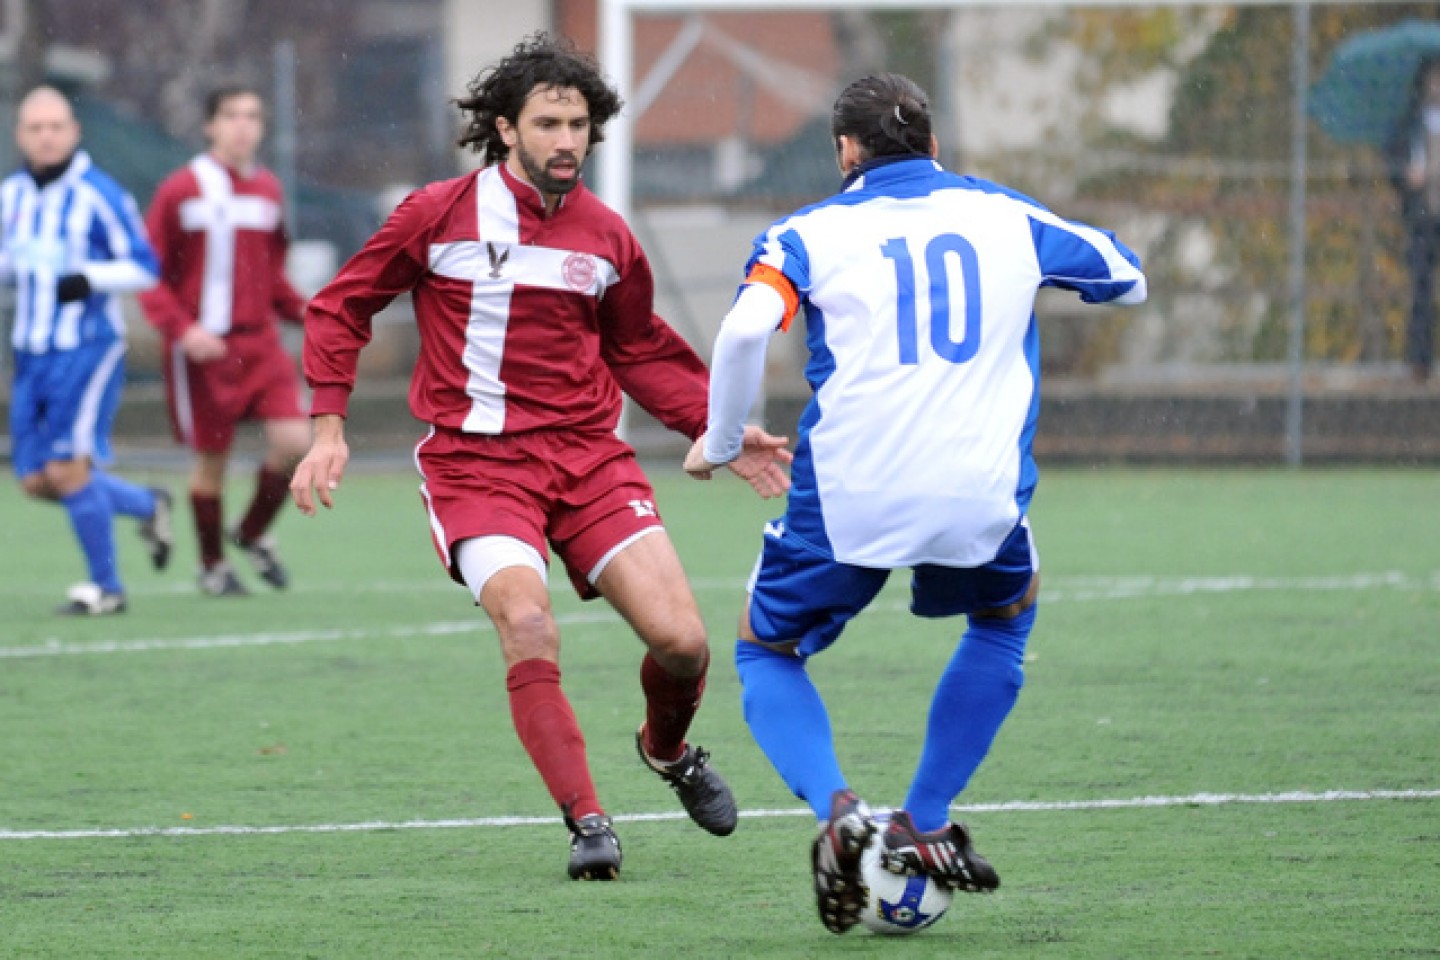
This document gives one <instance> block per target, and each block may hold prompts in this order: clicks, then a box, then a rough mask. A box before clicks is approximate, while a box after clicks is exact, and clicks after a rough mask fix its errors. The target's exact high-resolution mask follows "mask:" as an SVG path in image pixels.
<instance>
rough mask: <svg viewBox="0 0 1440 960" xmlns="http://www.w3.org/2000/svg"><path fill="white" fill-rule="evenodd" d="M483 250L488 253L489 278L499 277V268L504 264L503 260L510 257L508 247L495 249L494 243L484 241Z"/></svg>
mask: <svg viewBox="0 0 1440 960" xmlns="http://www.w3.org/2000/svg"><path fill="white" fill-rule="evenodd" d="M485 252H486V253H488V254H490V279H491V280H497V279H499V277H500V268H501V267H503V266H505V261H506V260H509V259H510V249H509V248H508V247H507V248H505V249H504V250H496V249H495V244H493V243H491V242H490V241H488V240H487V241H485Z"/></svg>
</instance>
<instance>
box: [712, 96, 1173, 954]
mask: <svg viewBox="0 0 1440 960" xmlns="http://www.w3.org/2000/svg"><path fill="white" fill-rule="evenodd" d="M831 130H832V133H833V135H834V138H835V145H836V150H837V153H838V161H839V164H840V169H841V171H842V173H843V174H844V175H845V183H844V188H843V189H842V191H841V192H840V193H838V194H837V195H835V196H833V197H831V198H829V199H828V200H825V201H822V202H820V203H817V204H815V205H813V206H810V207H807V208H805V209H803V210H801V211H799V212H798V213H795V214H794V215H792V216H788V217H785V218H783V219H781V220H780V221H778V222H777V223H776V224H774V226H772V227H771V228H770V229H769V230H767V231H765V233H763V234H762V235H761V236H760V237H759V238H758V239H757V240H756V242H755V248H754V252H753V254H752V256H751V258H750V262H749V264H748V267H747V277H746V280H745V283H744V284H743V285H742V286H741V289H740V293H739V296H738V297H737V298H736V301H735V304H734V306H733V307H732V309H731V311H730V313H729V314H727V316H726V317H725V321H724V323H723V324H722V327H721V330H720V334H719V337H718V339H717V340H716V343H715V351H714V358H713V363H712V371H711V388H710V390H711V393H710V414H709V425H708V430H707V432H706V434H705V435H704V436H703V437H701V438H700V439H699V440H698V441H696V443H695V446H694V447H693V448H692V449H691V451H690V454H689V456H688V457H687V458H686V461H685V469H686V470H687V471H688V472H689V473H691V474H692V475H693V476H697V477H701V478H704V477H708V476H709V474H710V472H711V471H712V470H714V469H715V468H716V467H718V466H719V465H721V464H725V463H728V462H729V461H730V460H731V459H733V458H734V457H735V456H736V455H737V454H738V453H739V452H740V449H741V448H740V444H741V439H742V435H743V429H744V424H745V420H746V417H747V415H748V414H749V411H750V408H751V406H752V404H753V402H754V399H755V397H756V395H757V393H758V390H759V387H760V383H761V378H762V375H763V372H764V360H765V348H766V344H767V343H768V341H769V338H770V337H771V335H772V334H774V333H775V332H776V331H777V330H787V329H789V327H790V325H791V323H792V321H793V320H794V318H795V317H796V316H797V315H798V316H802V317H803V323H804V326H805V338H806V344H807V346H808V347H809V351H810V359H809V363H808V365H807V367H806V377H807V379H808V380H809V382H810V384H811V386H812V388H813V389H814V391H815V393H814V398H813V399H812V400H811V402H810V404H809V406H808V407H807V408H806V410H805V412H804V414H803V416H802V417H801V420H800V424H799V440H798V444H797V448H796V450H795V460H794V465H793V468H792V478H791V483H792V486H791V490H790V499H789V503H788V506H787V510H786V514H785V516H784V517H783V518H782V519H780V520H776V521H773V522H772V523H770V524H768V525H767V526H766V528H765V536H764V546H763V550H762V553H761V556H760V560H759V563H758V565H757V567H756V570H755V573H754V575H753V576H752V579H751V585H750V597H749V603H748V607H747V610H746V613H745V615H744V616H742V617H741V622H740V631H739V632H740V642H739V643H738V644H737V645H736V654H735V658H736V664H737V667H738V669H739V673H740V679H741V683H742V686H743V704H744V710H745V719H746V721H747V723H748V724H749V725H750V729H751V732H752V733H753V735H754V737H755V739H756V742H757V743H758V744H759V745H760V747H761V749H762V750H763V751H764V752H765V754H766V756H767V757H768V758H769V759H770V761H771V763H772V764H773V765H774V766H775V769H776V770H777V771H778V772H779V774H780V776H781V777H782V778H783V779H784V780H785V782H786V784H787V785H788V786H789V787H790V788H791V789H792V790H793V791H794V792H795V794H796V795H797V796H799V797H800V798H802V799H804V800H805V801H806V802H808V803H809V804H810V806H811V807H812V808H813V809H814V811H815V815H816V817H817V818H819V820H820V822H821V829H820V832H819V835H818V836H817V838H816V840H815V844H814V847H813V849H812V868H813V870H814V874H815V889H816V895H817V901H818V905H819V910H820V916H821V920H822V921H823V922H824V924H825V925H826V927H827V928H828V929H830V930H831V931H832V932H834V933H843V932H845V931H846V930H848V929H849V928H850V927H851V926H853V925H854V924H855V923H856V922H857V920H858V917H859V912H860V909H861V907H862V906H863V905H864V902H865V892H864V890H865V887H864V883H863V879H862V876H861V872H860V853H861V851H862V850H863V848H864V846H865V844H866V843H867V842H868V841H869V839H870V837H871V836H872V835H873V834H874V833H875V831H876V830H877V829H879V827H878V826H877V824H876V822H875V820H874V819H873V818H872V817H871V815H870V812H869V809H868V808H867V807H866V806H865V804H864V803H863V802H861V801H860V799H859V798H858V797H857V796H856V795H855V794H854V793H853V792H852V791H851V790H850V789H849V787H848V785H847V783H846V780H845V777H844V775H843V774H842V773H841V770H840V765H839V763H838V761H837V759H836V754H835V746H834V743H833V739H832V736H831V730H830V721H829V717H828V715H827V712H826V708H825V704H824V702H823V700H822V699H821V697H820V694H819V692H818V691H817V690H816V688H815V686H814V684H813V683H812V682H811V680H810V677H809V675H808V674H807V672H806V669H805V665H806V660H807V658H808V657H810V656H811V655H813V654H816V653H819V652H820V651H822V650H824V649H825V648H827V647H828V646H829V645H830V644H831V643H833V642H834V641H835V640H836V638H837V637H838V636H839V635H840V632H841V631H842V630H843V629H844V627H845V624H846V623H847V622H848V621H849V620H850V619H851V618H853V617H854V616H855V615H857V614H858V613H859V612H860V611H861V610H862V609H864V608H865V606H866V605H867V604H868V603H869V602H870V601H871V600H872V599H874V597H875V596H876V594H877V593H878V592H879V591H880V588H881V587H882V586H883V585H884V583H885V581H886V578H887V577H888V576H889V573H890V571H892V570H896V569H901V568H908V569H909V570H911V571H912V580H911V591H912V594H911V596H912V603H911V611H912V612H913V613H914V614H915V615H917V616H921V617H948V616H958V615H962V614H963V615H965V616H966V617H967V618H968V628H967V630H966V631H965V634H964V636H963V638H962V639H961V641H960V644H959V646H958V647H957V649H956V651H955V654H954V656H953V658H952V659H951V661H950V662H949V664H948V665H947V667H946V668H945V670H944V672H943V674H942V676H941V677H940V681H939V684H938V687H937V689H936V691H935V694H934V698H933V701H932V703H931V708H930V718H929V723H928V727H927V730H926V735H925V743H924V747H923V750H922V754H921V758H920V763H919V767H918V769H917V771H916V773H915V775H914V779H913V780H912V782H911V785H910V790H909V793H908V795H907V796H906V798H905V802H904V805H903V807H902V808H901V809H899V810H897V811H895V813H894V814H893V816H892V818H891V820H890V822H889V825H888V826H887V827H885V834H884V837H883V848H882V857H883V861H884V863H885V865H886V866H887V867H888V868H890V869H891V870H893V871H895V872H898V873H906V874H910V875H920V874H925V875H928V876H930V877H931V878H933V879H934V880H936V881H937V882H939V883H942V884H945V885H947V886H949V887H951V888H953V889H962V890H970V891H985V890H993V889H995V888H996V887H998V886H999V883H1000V878H999V875H998V874H997V873H996V872H995V870H994V868H993V867H991V865H990V864H989V863H988V862H986V860H985V859H984V858H982V857H981V856H980V855H979V854H977V853H976V852H975V850H974V847H973V846H972V844H971V841H970V836H969V832H968V830H967V829H966V828H965V827H964V825H962V824H958V823H951V822H950V819H949V809H950V804H951V803H952V801H953V800H954V799H955V797H956V796H957V795H958V794H959V793H960V792H961V790H963V789H964V788H965V786H966V784H967V783H968V782H969V780H970V777H971V775H972V774H973V773H974V772H975V770H976V768H977V767H978V766H979V765H980V763H981V761H982V760H983V759H984V757H985V755H986V753H987V752H988V750H989V748H990V744H991V742H992V741H993V740H994V738H995V735H996V733H997V732H998V731H999V729H1000V726H1001V724H1002V723H1003V722H1004V720H1005V718H1006V716H1008V714H1009V712H1010V709H1011V707H1012V706H1013V705H1014V703H1015V701H1016V698H1017V697H1018V695H1019V692H1020V686H1021V683H1022V680H1023V672H1022V664H1023V661H1024V653H1025V645H1026V641H1027V639H1028V638H1029V635H1030V631H1031V628H1032V626H1033V625H1034V622H1035V612H1036V607H1035V601H1036V597H1037V594H1038V592H1039V583H1040V580H1039V565H1038V561H1037V557H1036V553H1035V549H1034V545H1033V542H1032V539H1031V532H1030V526H1029V523H1028V521H1027V519H1026V514H1027V511H1028V508H1029V505H1030V498H1031V494H1032V493H1033V492H1034V489H1035V482H1036V470H1035V461H1034V458H1033V456H1032V454H1031V445H1032V440H1033V438H1034V434H1035V426H1036V419H1037V416H1038V413H1039V377H1040V344H1039V331H1038V327H1037V324H1036V320H1035V315H1034V300H1035V294H1036V291H1037V290H1039V288H1041V287H1044V286H1054V287H1060V288H1063V289H1067V290H1074V291H1076V292H1077V293H1079V295H1080V297H1081V299H1082V300H1085V301H1086V302H1091V303H1099V302H1118V303H1140V302H1142V301H1144V299H1145V297H1146V287H1145V277H1144V274H1143V273H1141V271H1140V262H1139V259H1138V258H1137V257H1136V256H1135V254H1133V253H1132V252H1130V251H1129V250H1128V249H1126V248H1125V247H1124V246H1122V245H1121V244H1120V243H1119V242H1118V241H1116V239H1115V238H1114V236H1113V235H1111V234H1109V233H1106V232H1103V231H1100V230H1097V229H1094V228H1092V227H1088V226H1084V225H1082V224H1077V223H1072V222H1068V221H1066V220H1063V219H1061V218H1060V217H1057V216H1056V215H1055V214H1053V213H1051V212H1050V211H1049V210H1047V209H1045V208H1044V207H1043V206H1041V205H1040V204H1038V203H1036V202H1035V201H1033V200H1031V199H1029V198H1027V197H1024V196H1021V195H1019V194H1017V193H1015V192H1013V191H1011V190H1008V189H1006V188H1004V187H1001V186H998V185H996V184H993V183H988V182H986V181H983V180H977V179H973V178H970V177H963V176H957V175H955V174H953V173H949V172H947V171H945V170H944V169H942V168H941V167H940V165H939V164H938V163H936V162H935V159H934V157H935V155H936V153H937V147H936V142H935V139H934V137H933V135H932V133H931V120H930V112H929V105H928V101H927V98H926V96H925V94H924V92H923V91H922V90H921V89H920V88H919V87H918V86H916V85H915V84H914V83H913V82H912V81H910V80H909V79H907V78H905V77H902V76H899V75H896V74H885V75H880V76H872V77H866V78H864V79H862V80H858V81H856V82H855V83H853V84H851V85H850V86H849V87H847V88H846V89H845V90H844V91H843V92H842V93H841V95H840V97H839V99H838V100H837V101H836V104H835V109H834V113H833V115H832V122H831Z"/></svg>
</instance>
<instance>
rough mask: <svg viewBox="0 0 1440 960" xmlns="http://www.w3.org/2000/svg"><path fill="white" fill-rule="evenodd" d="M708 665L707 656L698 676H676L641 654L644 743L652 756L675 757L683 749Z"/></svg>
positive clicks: (661, 757) (664, 758)
mask: <svg viewBox="0 0 1440 960" xmlns="http://www.w3.org/2000/svg"><path fill="white" fill-rule="evenodd" d="M709 669H710V660H709V658H708V657H707V658H706V660H705V669H703V670H701V671H700V674H699V675H698V676H694V677H677V676H674V675H673V674H670V673H668V672H666V670H665V668H664V667H662V666H660V664H659V662H658V661H656V659H655V658H654V657H653V656H651V655H650V654H648V653H647V654H645V659H644V660H643V661H641V663H640V689H642V690H644V691H645V734H644V747H645V752H646V753H647V754H649V755H650V757H651V758H652V759H655V760H679V759H680V756H681V754H683V753H684V752H685V733H686V731H688V730H689V729H690V721H692V720H694V719H695V711H697V710H699V709H700V697H701V695H702V694H704V692H705V674H706V673H707V672H708V671H709Z"/></svg>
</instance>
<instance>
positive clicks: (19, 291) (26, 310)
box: [5, 186, 43, 353]
mask: <svg viewBox="0 0 1440 960" xmlns="http://www.w3.org/2000/svg"><path fill="white" fill-rule="evenodd" d="M16 192H17V193H19V196H18V197H16V198H14V202H15V205H16V210H15V219H14V232H13V234H12V235H11V236H9V237H6V238H5V245H6V246H7V247H11V248H15V247H21V246H24V245H26V244H28V243H30V242H31V241H32V240H33V239H34V235H35V230H34V226H35V205H36V204H37V203H39V202H40V195H39V193H38V192H37V191H35V190H21V189H20V188H19V187H18V186H17V187H16ZM6 206H7V208H8V207H9V204H7V205H6ZM11 266H12V269H13V268H15V267H17V266H18V267H20V268H21V269H16V270H15V330H14V332H12V333H11V335H10V342H11V344H12V345H13V346H14V347H15V349H16V350H24V351H27V352H29V353H34V352H35V350H34V349H33V348H32V347H31V345H30V338H31V336H32V331H33V330H34V329H35V321H34V317H33V311H32V310H31V309H30V301H31V299H32V298H31V291H32V289H33V288H34V284H33V283H32V278H31V277H30V275H29V269H28V267H29V264H28V263H26V264H12V265H11ZM42 342H43V341H42Z"/></svg>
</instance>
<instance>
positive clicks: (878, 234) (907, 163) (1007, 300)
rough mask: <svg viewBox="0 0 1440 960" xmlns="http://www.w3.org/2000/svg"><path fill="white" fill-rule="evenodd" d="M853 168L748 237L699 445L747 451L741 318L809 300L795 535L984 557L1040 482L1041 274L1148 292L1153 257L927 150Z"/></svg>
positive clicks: (790, 522) (924, 553) (962, 560)
mask: <svg viewBox="0 0 1440 960" xmlns="http://www.w3.org/2000/svg"><path fill="white" fill-rule="evenodd" d="M862 169H863V173H862V174H861V175H860V176H859V177H858V178H855V179H854V180H853V181H852V182H851V183H850V184H849V185H848V187H847V188H846V189H845V190H844V191H843V192H842V193H840V194H838V195H836V196H834V197H831V198H830V199H828V200H825V201H823V202H821V203H818V204H816V205H814V206H811V207H807V208H805V209H803V210H801V211H799V212H797V213H795V214H793V215H791V216H788V217H785V218H784V219H782V220H780V221H778V222H777V223H775V224H774V225H773V226H772V227H771V228H770V229H769V230H767V231H766V232H765V233H763V234H761V235H760V236H759V237H758V238H757V239H756V241H755V249H754V253H753V255H752V257H751V260H750V263H749V266H748V268H747V274H748V279H747V284H746V285H745V286H742V288H741V296H740V298H739V299H737V302H736V308H735V309H734V310H732V311H731V315H730V316H728V317H727V318H726V322H725V324H723V325H722V328H721V334H720V338H719V339H718V340H717V342H716V350H715V359H714V367H713V369H712V373H711V380H712V388H711V389H712V396H711V408H710V409H711V414H710V430H709V432H708V433H707V437H706V445H705V452H706V458H707V459H708V460H710V461H711V462H713V463H721V462H726V461H727V460H728V459H730V458H731V457H733V456H734V455H735V453H736V452H738V450H739V447H740V436H741V433H742V432H743V425H744V418H745V416H746V414H747V413H748V411H749V407H750V405H751V403H752V402H753V400H754V394H753V392H750V393H749V395H748V396H744V397H742V398H741V399H740V402H736V401H735V398H733V397H728V396H727V395H726V391H727V389H729V387H727V384H734V383H740V384H744V385H745V386H744V387H743V388H742V391H741V392H742V393H743V392H746V391H749V390H750V389H751V386H752V385H755V384H758V379H759V374H758V372H757V371H756V370H755V369H749V368H750V366H751V364H752V363H753V359H752V358H753V355H754V351H753V350H750V351H747V350H746V349H745V348H744V347H743V346H742V345H741V341H743V340H744V339H745V337H746V336H747V328H748V330H750V331H757V334H758V336H759V337H762V338H763V340H761V341H760V342H761V343H763V342H764V340H768V338H769V336H770V335H771V334H772V333H773V332H774V330H775V325H776V319H777V317H778V315H779V311H780V309H781V308H782V300H783V301H784V303H785V304H787V305H790V306H791V309H796V308H798V313H799V315H801V316H803V318H804V322H805V337H806V343H807V345H808V347H809V352H810V358H809V361H808V364H807V366H806V378H807V379H808V380H809V382H810V385H811V387H812V388H813V389H814V391H815V393H814V397H813V399H812V400H811V402H810V404H809V406H808V407H807V408H806V410H805V412H804V414H803V416H802V418H801V422H800V428H799V433H800V436H799V440H798V444H797V447H796V451H795V462H794V464H793V467H792V477H791V480H792V487H791V491H790V501H789V506H788V510H787V514H786V520H785V523H786V526H787V530H786V531H785V532H786V534H787V535H793V536H795V537H798V538H800V539H801V540H802V541H803V542H805V543H806V544H808V545H809V546H811V547H813V548H814V549H815V550H816V551H818V552H820V553H823V554H825V555H828V556H831V557H833V558H834V559H836V560H838V561H840V562H842V563H849V564H854V565H857V566H865V567H878V568H889V569H894V568H900V567H909V566H914V565H916V564H921V563H934V564H941V565H946V566H956V567H974V566H980V565H983V564H985V563H988V562H990V561H991V560H992V559H994V557H995V555H996V551H997V550H999V548H1000V546H1001V544H1002V543H1003V542H1004V540H1005V538H1006V536H1007V535H1009V533H1010V532H1011V531H1012V530H1013V529H1014V527H1015V525H1016V523H1017V522H1019V520H1020V519H1021V518H1022V517H1023V516H1024V515H1025V513H1026V510H1027V508H1028V506H1029V503H1030V497H1031V494H1032V492H1033V490H1034V487H1035V482H1036V471H1035V462H1034V458H1033V456H1032V453H1031V446H1032V440H1033V437H1034V433H1035V426H1036V419H1037V415H1038V413H1039V395H1040V394H1039V379H1040V341H1039V334H1038V330H1037V327H1036V322H1035V316H1034V301H1035V294H1036V292H1037V291H1038V290H1039V289H1040V288H1041V287H1044V286H1055V287H1062V288H1065V289H1068V290H1074V291H1076V292H1078V293H1079V294H1080V297H1081V299H1082V300H1085V301H1087V302H1091V303H1099V302H1104V301H1116V302H1120V303H1139V302H1143V301H1144V299H1145V297H1146V286H1145V276H1144V274H1143V273H1141V270H1140V263H1139V258H1138V257H1136V256H1135V254H1133V253H1132V252H1130V251H1129V250H1128V249H1126V248H1125V247H1124V246H1122V245H1121V244H1120V243H1119V242H1118V241H1117V240H1116V239H1115V238H1114V236H1113V235H1112V234H1109V233H1106V232H1103V231H1101V230H1097V229H1095V228H1093V227H1088V226H1084V225H1082V224H1077V223H1072V222H1069V221H1066V220H1063V219H1061V218H1060V217H1058V216H1056V215H1055V214H1053V213H1051V212H1050V211H1049V210H1047V209H1045V208H1044V207H1043V206H1041V205H1040V204H1038V203H1036V202H1034V201H1033V200H1030V199H1029V198H1027V197H1024V196H1021V195H1019V194H1017V193H1014V192H1013V191H1010V190H1007V189H1005V188H1003V187H1000V186H997V185H995V184H992V183H988V182H985V181H983V180H976V179H973V178H969V177H962V176H958V175H955V174H952V173H949V172H946V171H945V170H943V169H942V168H941V167H940V166H939V165H938V164H936V163H935V162H934V161H932V160H929V159H927V158H918V157H911V158H905V159H900V160H896V161H888V160H887V161H880V162H872V163H871V164H867V165H866V167H864V168H862ZM781 276H783V280H780V279H779V277H781ZM762 284H763V285H764V287H762V286H761V285H762ZM787 285H788V286H789V287H791V288H792V290H790V291H787V290H785V289H783V288H784V287H786V286H787ZM766 287H769V288H775V289H777V290H779V292H780V293H781V296H780V297H776V296H774V295H773V294H772V293H771V291H770V289H765V288H766ZM757 290H763V294H762V295H759V296H757V297H755V298H753V301H754V302H755V303H763V304H765V305H766V306H765V307H764V309H762V310H761V311H760V313H759V315H760V316H762V317H764V319H763V320H762V322H761V323H760V324H758V325H757V324H756V323H755V322H754V321H753V320H749V321H748V322H747V316H755V315H756V314H755V313H754V311H753V310H751V309H749V308H746V307H745V304H746V300H747V297H748V296H749V294H750V292H751V291H757ZM767 311H768V316H766V315H765V314H766V312H767ZM732 320H733V322H732ZM786 324H787V325H788V317H787V320H786ZM732 328H733V329H732ZM759 353H760V358H761V363H762V364H763V347H762V348H761V349H760V351H759ZM742 368H744V369H742Z"/></svg>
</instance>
